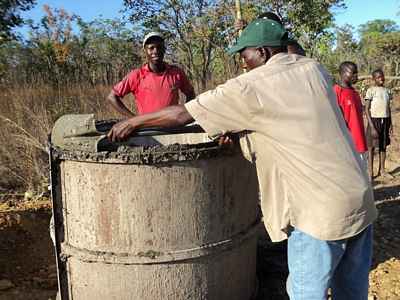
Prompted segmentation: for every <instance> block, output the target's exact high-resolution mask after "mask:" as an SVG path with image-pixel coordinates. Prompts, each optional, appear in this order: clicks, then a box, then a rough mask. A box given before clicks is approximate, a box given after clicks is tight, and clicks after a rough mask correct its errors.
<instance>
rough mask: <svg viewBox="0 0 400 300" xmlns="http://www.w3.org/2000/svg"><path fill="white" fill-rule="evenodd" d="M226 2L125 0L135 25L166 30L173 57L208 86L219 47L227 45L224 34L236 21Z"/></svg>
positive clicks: (198, 85) (198, 83)
mask: <svg viewBox="0 0 400 300" xmlns="http://www.w3.org/2000/svg"><path fill="white" fill-rule="evenodd" d="M225 2H226V1H221V0H163V1H156V0H124V5H125V8H126V12H127V14H128V15H129V18H130V20H131V21H132V22H133V23H134V24H135V25H137V26H140V27H142V28H144V31H150V30H152V29H156V30H160V31H162V32H164V33H165V34H166V36H167V42H168V43H169V45H170V49H171V50H172V51H171V52H170V53H169V54H170V56H171V59H172V60H173V61H177V62H178V63H180V64H181V65H182V66H183V67H184V68H185V69H186V72H187V73H188V74H189V76H190V77H191V78H192V79H194V80H195V83H196V85H197V87H198V88H199V89H200V90H204V89H205V88H206V86H207V82H208V81H209V79H210V78H211V73H212V70H213V68H214V59H215V57H216V54H217V52H218V50H217V49H221V48H222V49H223V48H225V47H226V46H227V39H225V38H224V34H225V33H226V30H227V28H229V27H230V26H231V25H232V23H233V13H232V12H231V11H229V9H230V8H229V6H228V5H226V3H225ZM227 12H228V13H227ZM228 24H229V25H228Z"/></svg>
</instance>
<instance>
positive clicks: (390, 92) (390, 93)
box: [387, 89, 393, 102]
mask: <svg viewBox="0 0 400 300" xmlns="http://www.w3.org/2000/svg"><path fill="white" fill-rule="evenodd" d="M387 92H388V96H389V101H390V102H392V100H393V92H392V90H391V89H388V91H387Z"/></svg>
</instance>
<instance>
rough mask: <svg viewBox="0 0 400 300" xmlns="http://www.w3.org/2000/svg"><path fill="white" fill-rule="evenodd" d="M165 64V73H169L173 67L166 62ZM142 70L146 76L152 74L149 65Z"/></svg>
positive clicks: (146, 64) (145, 65)
mask: <svg viewBox="0 0 400 300" xmlns="http://www.w3.org/2000/svg"><path fill="white" fill-rule="evenodd" d="M164 64H165V71H164V72H167V71H168V70H169V69H170V68H171V66H170V65H169V64H167V63H166V62H164ZM140 69H141V71H142V72H143V73H144V74H146V73H150V72H151V71H150V68H149V64H148V63H145V64H144V65H143V66H142V67H141V68H140Z"/></svg>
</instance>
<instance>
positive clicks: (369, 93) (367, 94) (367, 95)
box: [365, 88, 373, 101]
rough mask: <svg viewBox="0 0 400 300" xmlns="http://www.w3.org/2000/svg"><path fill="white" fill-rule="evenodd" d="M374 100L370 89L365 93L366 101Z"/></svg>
mask: <svg viewBox="0 0 400 300" xmlns="http://www.w3.org/2000/svg"><path fill="white" fill-rule="evenodd" d="M372 98H373V95H372V89H370V88H369V89H368V90H367V92H366V93H365V100H367V101H372Z"/></svg>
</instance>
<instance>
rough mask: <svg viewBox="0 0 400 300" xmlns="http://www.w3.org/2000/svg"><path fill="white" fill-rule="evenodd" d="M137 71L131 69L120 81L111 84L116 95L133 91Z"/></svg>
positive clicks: (136, 79)
mask: <svg viewBox="0 0 400 300" xmlns="http://www.w3.org/2000/svg"><path fill="white" fill-rule="evenodd" d="M138 76H139V71H138V70H133V71H131V72H130V73H129V74H128V75H126V76H125V78H124V79H122V80H121V81H120V82H118V83H117V84H116V85H114V86H113V88H112V90H113V92H114V94H115V95H117V96H118V97H124V96H125V95H127V94H129V93H135V91H136V88H137V85H138Z"/></svg>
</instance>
